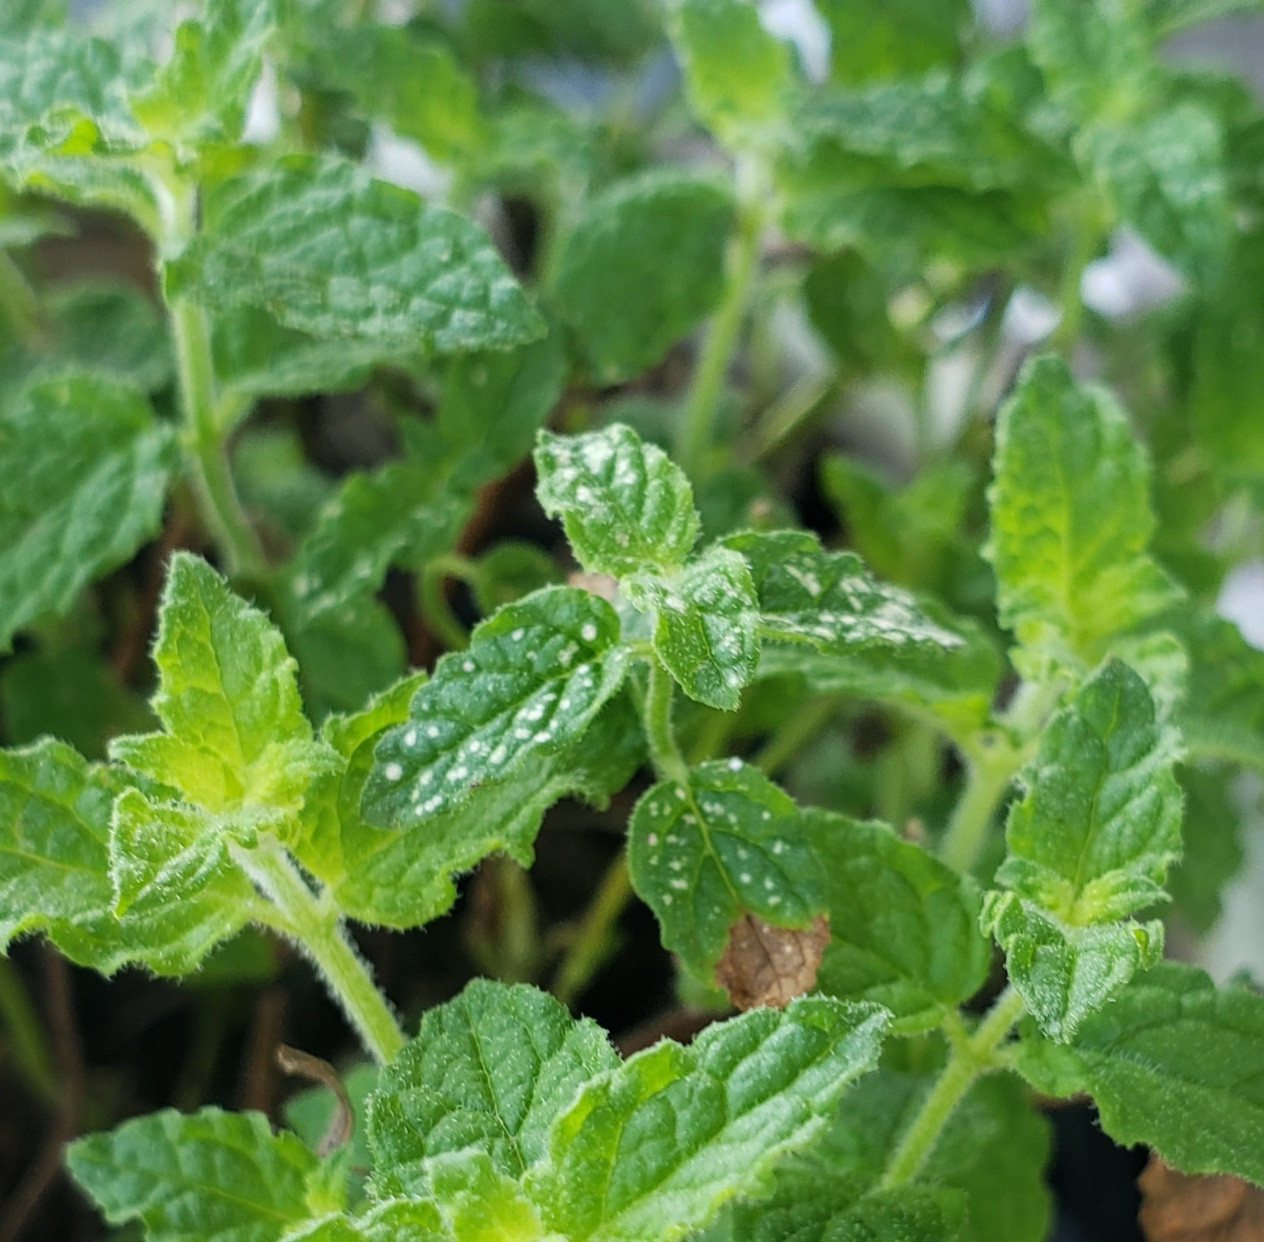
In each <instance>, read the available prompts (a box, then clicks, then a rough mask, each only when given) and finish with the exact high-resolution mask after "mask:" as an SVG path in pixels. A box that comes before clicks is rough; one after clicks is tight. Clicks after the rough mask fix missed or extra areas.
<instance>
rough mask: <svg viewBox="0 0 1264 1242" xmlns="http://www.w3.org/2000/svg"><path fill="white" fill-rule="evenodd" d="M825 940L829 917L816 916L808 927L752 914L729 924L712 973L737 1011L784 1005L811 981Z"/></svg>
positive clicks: (817, 967) (827, 932) (817, 968)
mask: <svg viewBox="0 0 1264 1242" xmlns="http://www.w3.org/2000/svg"><path fill="white" fill-rule="evenodd" d="M828 943H829V920H828V919H827V918H826V917H825V916H824V915H823V914H819V915H817V917H816V918H814V919H813V920H812V922H811V923H810V924H809V925H808V926H807V927H801V928H790V927H773V926H772V925H771V924H769V923H765V922H764V921H763V919H757V918H756V917H755V916H754V915H753V914H746V915H743V916H742V917H741V918H740V919H738V920H737V922H736V923H734V924H733V926H732V927H730V928H729V939H728V944H727V945H726V946H725V948H724V956H723V957H721V958H720V960H719V962H718V963H717V964H716V968H715V977H716V980H717V981H718V982H719V984H720V986H721V987H722V988H723V989H724V990H725V991H726V992H727V993H728V994H729V999H730V1000H731V1001H732V1002H733V1004H735V1005H736V1006H737V1007H738V1008H739V1009H756V1008H758V1007H759V1006H761V1005H769V1006H771V1007H772V1008H774V1009H783V1008H785V1006H786V1005H788V1004H789V1003H790V1002H791V1001H792V1000H794V998H795V997H796V996H802V995H803V993H804V992H807V991H809V990H810V989H811V988H812V986H813V984H815V983H816V972H817V971H818V970H819V969H820V965H821V956H822V955H823V954H824V952H825V946H826V944H828Z"/></svg>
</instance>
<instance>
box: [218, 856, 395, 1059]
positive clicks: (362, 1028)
mask: <svg viewBox="0 0 1264 1242" xmlns="http://www.w3.org/2000/svg"><path fill="white" fill-rule="evenodd" d="M236 854H237V861H238V862H239V863H240V864H241V866H242V868H243V869H244V870H245V871H246V873H247V874H248V875H249V876H250V878H251V879H252V880H253V881H254V882H255V884H257V885H258V886H259V888H260V890H261V891H262V892H263V894H264V896H265V897H267V898H268V900H269V901H270V902H271V903H272V905H273V906H274V907H275V908H276V917H275V918H269V919H268V920H267V922H268V925H269V926H270V927H271V928H272V929H273V930H274V931H278V932H280V933H281V934H282V935H284V936H287V937H288V938H289V939H291V940H292V941H293V942H294V945H295V947H296V948H297V949H298V950H299V951H300V952H302V953H303V954H305V955H306V956H307V958H308V959H309V960H310V961H311V963H312V965H314V966H315V967H316V969H317V970H318V971H319V972H320V975H321V977H322V978H323V979H324V980H325V983H326V984H327V985H328V986H329V989H330V991H331V992H332V993H333V995H334V998H335V999H336V1000H337V1001H338V1003H339V1004H340V1005H341V1006H342V1008H343V1011H344V1012H345V1013H346V1015H347V1017H348V1018H349V1019H350V1020H351V1024H352V1025H353V1026H354V1027H355V1029H356V1031H357V1032H358V1033H359V1035H360V1038H361V1040H362V1041H363V1042H364V1046H365V1047H366V1048H367V1049H368V1050H369V1052H370V1053H372V1055H373V1056H374V1058H376V1059H377V1060H378V1061H380V1062H382V1063H383V1064H385V1062H387V1061H389V1060H390V1059H391V1058H392V1057H393V1056H394V1055H395V1054H396V1053H397V1052H398V1051H399V1050H400V1049H401V1048H402V1047H403V1046H404V1032H403V1031H402V1030H401V1029H400V1025H399V1021H398V1020H397V1018H396V1017H395V1014H394V1012H393V1011H392V1010H391V1007H390V1005H389V1004H388V1003H387V1001H386V999H385V998H384V997H383V996H382V994H381V992H379V991H378V990H377V987H376V986H375V984H374V983H373V979H372V977H371V976H370V975H369V968H368V964H367V963H366V962H365V960H364V959H363V958H362V957H361V956H360V954H359V952H358V951H357V950H356V948H355V946H354V945H353V944H352V943H351V941H350V939H348V937H347V932H346V928H345V927H344V926H343V924H342V920H341V919H340V918H339V917H338V913H337V911H336V910H335V909H333V908H332V907H331V906H329V905H327V904H325V903H323V902H321V901H320V900H318V899H317V897H316V895H315V894H314V893H313V892H312V890H311V888H310V887H309V886H308V884H307V881H306V880H305V879H304V878H303V876H302V875H301V874H300V873H299V871H298V868H297V867H295V865H294V864H293V862H291V861H290V858H289V856H288V855H287V854H286V852H285V851H284V850H283V849H282V848H281V847H280V846H279V845H276V844H275V843H271V844H267V845H263V846H261V847H260V848H259V849H257V850H239V851H236Z"/></svg>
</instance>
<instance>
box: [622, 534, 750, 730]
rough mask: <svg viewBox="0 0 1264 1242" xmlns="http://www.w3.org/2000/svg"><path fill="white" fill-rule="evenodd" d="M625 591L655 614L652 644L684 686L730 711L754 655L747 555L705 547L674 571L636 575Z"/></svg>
mask: <svg viewBox="0 0 1264 1242" xmlns="http://www.w3.org/2000/svg"><path fill="white" fill-rule="evenodd" d="M624 592H625V594H626V595H627V598H628V600H629V602H630V603H631V604H633V605H634V606H635V607H637V608H639V609H641V610H642V611H644V612H650V613H652V614H653V616H654V640H653V641H654V650H655V652H656V653H657V654H658V658H659V659H660V660H662V662H663V664H664V665H665V666H666V667H667V670H668V672H670V673H671V675H672V676H673V677H674V678H675V679H676V680H677V681H678V682H679V683H680V685H681V687H682V688H683V690H684V692H685V693H686V694H687V695H688V696H689V697H690V698H691V699H696V700H697V701H698V702H699V703H705V704H707V706H708V707H715V708H719V709H720V710H721V711H729V712H731V711H736V710H737V706H738V703H739V702H740V701H741V697H742V687H743V686H746V685H748V684H749V683H750V681H751V680H752V679H753V678H754V676H755V668H756V665H757V664H758V662H759V637H758V629H757V627H758V622H759V613H758V611H757V606H756V601H755V586H754V583H753V582H752V581H751V575H750V570H749V569H748V568H747V565H746V562H745V560H743V559H742V557H741V556H739V555H738V554H737V553H736V552H734V551H732V550H731V549H729V548H708V549H707V551H706V552H704V553H703V554H702V555H701V556H700V557H698V559H697V560H694V561H691V562H690V563H689V564H688V565H686V566H685V567H684V568H683V569H682V570H680V571H679V573H677V574H673V575H671V576H660V575H658V574H651V573H642V574H636V575H635V576H634V577H632V578H629V579H628V580H627V581H626V582H625V583H624Z"/></svg>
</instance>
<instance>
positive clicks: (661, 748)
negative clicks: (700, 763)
mask: <svg viewBox="0 0 1264 1242" xmlns="http://www.w3.org/2000/svg"><path fill="white" fill-rule="evenodd" d="M674 691H675V684H674V683H673V681H672V679H671V674H670V673H669V672H668V671H667V670H666V669H665V668H664V667H663V662H662V660H660V659H659V658H658V656H656V655H653V654H651V656H650V681H649V689H648V690H647V691H646V693H645V706H644V711H643V716H644V721H645V738H646V741H647V742H648V743H649V748H650V760H651V762H652V763H653V764H654V770H655V771H656V772H657V773H658V775H659V777H660V778H662V779H663V780H669V781H675V782H676V784H678V785H687V784H688V783H689V765H688V764H687V763H685V759H684V756H683V755H682V754H681V753H680V747H679V746H678V745H677V744H676V731H675V729H674V728H673V727H672V695H673V693H674Z"/></svg>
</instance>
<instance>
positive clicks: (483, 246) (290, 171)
mask: <svg viewBox="0 0 1264 1242" xmlns="http://www.w3.org/2000/svg"><path fill="white" fill-rule="evenodd" d="M166 270H167V290H168V294H169V295H170V296H172V297H189V298H193V299H194V300H196V301H199V302H202V303H204V304H205V305H206V306H208V307H209V308H210V309H211V310H212V311H215V312H221V313H222V312H225V311H233V310H236V309H238V308H242V307H252V308H254V309H257V310H264V311H267V312H268V313H269V314H270V315H272V316H273V318H275V319H276V321H277V322H278V323H280V324H281V325H282V326H284V327H287V328H292V329H294V330H296V331H299V332H306V333H310V334H311V335H313V336H317V337H322V338H327V339H330V340H345V341H352V342H355V341H373V342H376V343H377V344H378V345H379V346H380V347H381V348H382V349H383V350H384V351H385V350H386V349H392V350H394V351H397V352H398V353H400V354H403V355H411V354H413V353H415V352H416V351H418V350H420V349H427V348H429V349H434V350H437V351H439V352H441V353H444V352H454V351H461V350H468V349H487V348H504V347H507V346H510V345H517V344H520V343H523V342H525V341H528V340H532V339H533V338H535V337H537V336H539V335H540V332H541V324H540V320H539V316H538V315H536V313H535V311H534V310H532V309H531V307H530V306H529V305H528V303H527V300H526V298H525V296H524V295H523V292H522V289H521V288H520V287H519V285H518V283H517V282H516V281H515V280H514V279H513V277H512V276H511V275H510V274H509V271H508V269H507V268H506V267H505V265H504V263H503V262H502V261H501V259H500V257H499V256H498V255H497V254H496V252H495V251H494V250H493V248H492V246H491V243H490V242H489V241H488V240H487V238H486V237H485V236H484V235H483V234H482V233H481V232H480V231H479V230H478V229H477V228H476V227H475V226H474V225H472V224H471V223H470V222H469V221H468V220H466V219H465V218H464V217H462V216H458V215H456V214H455V213H454V212H451V211H447V210H445V209H443V208H439V207H430V206H426V205H424V204H423V203H422V202H421V200H420V199H419V198H418V197H417V196H416V195H415V194H413V193H412V192H411V191H408V190H404V189H401V188H399V187H398V186H393V185H388V184H386V183H385V182H382V181H373V180H370V179H369V178H368V177H366V176H365V175H364V174H363V173H362V172H361V171H360V170H359V169H357V168H356V167H355V166H354V165H352V164H347V163H342V162H339V161H336V160H332V159H318V158H314V157H312V158H308V157H292V158H289V159H284V160H281V161H279V162H278V163H276V164H273V165H271V166H270V167H268V168H266V169H262V170H259V171H255V172H251V173H247V174H245V175H243V176H241V177H239V178H237V179H236V180H234V181H232V182H230V183H228V184H227V185H226V186H225V187H223V188H221V189H220V190H219V191H218V193H217V194H216V195H215V196H214V197H213V198H212V199H211V201H210V203H209V204H208V209H207V220H206V226H205V228H204V229H203V231H202V232H201V233H200V234H199V235H198V237H197V238H196V240H195V241H194V242H192V243H191V244H190V246H189V247H188V248H187V249H185V250H184V251H183V252H182V253H181V254H180V256H179V257H178V258H177V259H174V260H172V261H171V262H170V263H169V264H168V265H167V269H166Z"/></svg>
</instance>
